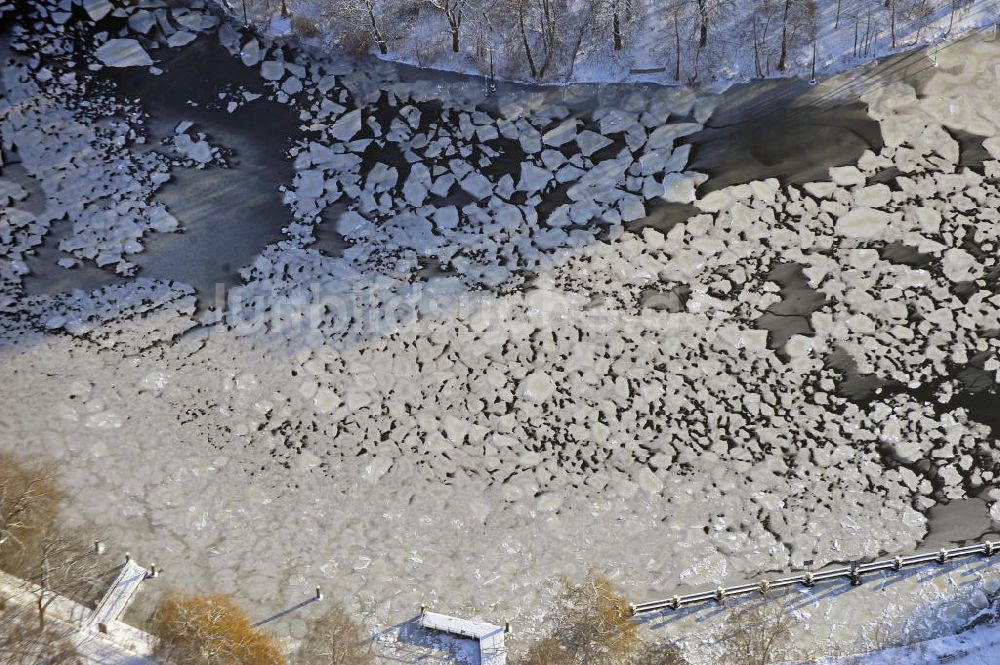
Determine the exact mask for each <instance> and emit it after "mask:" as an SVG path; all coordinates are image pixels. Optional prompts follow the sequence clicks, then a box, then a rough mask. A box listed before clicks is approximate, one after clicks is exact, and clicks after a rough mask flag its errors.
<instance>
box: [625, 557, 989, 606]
mask: <svg viewBox="0 0 1000 665" xmlns="http://www.w3.org/2000/svg"><path fill="white" fill-rule="evenodd" d="M998 552H1000V543H995V542H992V541H989V540H987V541H985V542H982V543H976V544H975V545H966V546H964V547H954V548H951V549H948V548H942V549H940V550H938V551H937V552H928V553H926V554H914V555H911V556H897V557H894V558H892V559H884V560H881V561H871V562H869V563H856V564H853V565H851V566H843V567H840V568H829V569H826V570H819V571H815V572H811V571H810V572H805V573H799V574H797V575H790V576H788V577H781V578H778V579H776V580H762V581H760V582H756V583H752V582H751V583H747V584H738V585H736V586H730V587H721V586H720V587H717V588H715V589H714V590H711V591H701V592H698V593H689V594H683V595H676V596H672V597H670V598H667V599H665V600H654V601H652V602H648V603H639V604H636V605H632V613H633V614H644V613H646V612H658V611H661V610H668V609H669V610H676V609H680V608H681V607H685V606H687V605H697V604H699V603H705V602H710V601H715V602H720V603H721V602H722V601H723V600H725V599H726V598H731V597H733V596H743V595H746V594H753V593H761V594H766V593H769V592H771V591H774V590H776V589H785V588H788V587H792V586H806V587H811V586H814V585H816V584H818V583H820V582H827V581H830V580H835V579H847V580H850V581H851V584H853V585H859V584H861V583H862V581H863V579H864V576H865V575H869V574H871V573H879V572H898V571H900V570H902V569H903V568H910V567H913V566H923V565H928V564H938V565H943V564H945V563H947V562H949V561H954V560H955V559H963V558H966V557H970V556H985V557H992V556H993V555H994V554H996V553H998Z"/></svg>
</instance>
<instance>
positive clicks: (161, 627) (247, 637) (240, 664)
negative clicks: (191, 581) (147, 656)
mask: <svg viewBox="0 0 1000 665" xmlns="http://www.w3.org/2000/svg"><path fill="white" fill-rule="evenodd" d="M152 626H153V631H154V632H155V633H156V635H157V636H158V637H159V638H160V644H159V646H158V648H157V653H158V658H159V662H161V663H165V664H168V665H284V663H285V659H284V657H283V656H282V654H281V648H280V647H279V646H278V642H277V640H275V639H274V638H273V637H271V636H270V635H268V634H267V633H264V632H261V631H259V630H256V629H255V628H254V627H253V626H252V625H251V624H250V619H249V618H248V617H247V615H246V614H245V613H244V612H243V610H241V609H240V608H239V606H238V605H237V604H236V603H235V602H234V601H233V599H232V598H230V597H229V596H225V595H221V594H185V593H181V592H178V591H173V590H171V591H168V592H167V593H166V594H165V595H164V596H163V598H161V600H160V602H159V603H158V604H157V606H156V610H155V611H154V612H153V617H152Z"/></svg>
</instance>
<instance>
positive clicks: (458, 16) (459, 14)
mask: <svg viewBox="0 0 1000 665" xmlns="http://www.w3.org/2000/svg"><path fill="white" fill-rule="evenodd" d="M423 1H424V2H425V3H427V4H428V5H430V6H431V7H433V8H434V9H436V10H438V11H439V12H441V13H442V14H444V17H445V20H447V21H448V31H449V32H450V33H451V50H452V51H453V52H454V53H458V47H459V41H458V35H459V31H460V30H461V28H462V21H463V20H464V18H465V10H466V8H467V7H468V5H469V0H423Z"/></svg>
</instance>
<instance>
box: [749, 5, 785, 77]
mask: <svg viewBox="0 0 1000 665" xmlns="http://www.w3.org/2000/svg"><path fill="white" fill-rule="evenodd" d="M782 4H783V3H782V2H780V0H760V2H759V3H758V4H757V5H756V6H755V7H754V10H753V13H752V14H751V15H750V39H751V41H752V43H753V65H754V74H755V75H756V76H757V77H758V78H763V77H764V76H766V75H768V74H770V71H768V67H767V64H766V63H767V62H768V61H769V55H770V45H769V41H768V37H769V36H770V35H771V27H772V25H773V24H774V23H775V22H776V19H777V16H778V13H779V12H780V11H781V10H782ZM762 57H763V59H762Z"/></svg>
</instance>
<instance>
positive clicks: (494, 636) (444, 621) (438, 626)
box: [420, 611, 507, 665]
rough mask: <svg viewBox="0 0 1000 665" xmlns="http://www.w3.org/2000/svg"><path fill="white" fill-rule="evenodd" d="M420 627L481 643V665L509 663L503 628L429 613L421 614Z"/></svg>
mask: <svg viewBox="0 0 1000 665" xmlns="http://www.w3.org/2000/svg"><path fill="white" fill-rule="evenodd" d="M420 625H421V626H423V627H424V628H429V629H430V630H439V631H441V632H442V633H448V634H450V635H458V636H459V637H467V638H469V639H472V640H477V641H478V642H479V663H480V665H506V663H507V646H506V644H505V643H504V633H505V632H506V631H505V629H504V628H503V627H502V626H495V625H493V624H491V623H484V622H482V621H470V620H468V619H459V618H457V617H451V616H448V615H447V614H437V613H436V612H427V611H421V612H420Z"/></svg>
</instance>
